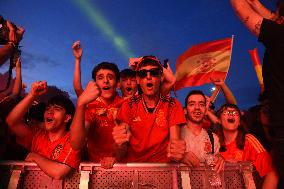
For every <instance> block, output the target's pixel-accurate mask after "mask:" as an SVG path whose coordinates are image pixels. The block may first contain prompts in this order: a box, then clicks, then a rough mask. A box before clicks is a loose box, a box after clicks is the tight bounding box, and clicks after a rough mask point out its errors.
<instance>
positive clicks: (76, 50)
mask: <svg viewBox="0 0 284 189" xmlns="http://www.w3.org/2000/svg"><path fill="white" fill-rule="evenodd" d="M72 49H73V55H74V58H75V59H81V58H82V54H83V49H82V46H81V42H80V41H76V42H74V43H73V45H72Z"/></svg>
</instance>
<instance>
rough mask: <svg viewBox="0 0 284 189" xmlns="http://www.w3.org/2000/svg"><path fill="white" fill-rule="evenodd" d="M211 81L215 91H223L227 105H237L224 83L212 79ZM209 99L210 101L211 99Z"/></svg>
mask: <svg viewBox="0 0 284 189" xmlns="http://www.w3.org/2000/svg"><path fill="white" fill-rule="evenodd" d="M211 80H212V82H213V84H214V85H215V86H216V88H217V89H221V90H222V91H223V93H224V96H225V99H226V101H227V103H230V104H237V100H236V98H235V96H234V95H233V93H232V91H231V90H230V89H229V87H228V86H227V85H226V83H225V82H224V81H222V80H217V79H212V78H211ZM210 99H211V100H212V98H210Z"/></svg>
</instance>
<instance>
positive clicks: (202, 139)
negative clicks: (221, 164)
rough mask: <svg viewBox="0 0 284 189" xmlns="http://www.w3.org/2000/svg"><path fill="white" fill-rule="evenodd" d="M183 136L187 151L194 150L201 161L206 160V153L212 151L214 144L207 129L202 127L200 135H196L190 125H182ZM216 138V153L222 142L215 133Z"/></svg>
mask: <svg viewBox="0 0 284 189" xmlns="http://www.w3.org/2000/svg"><path fill="white" fill-rule="evenodd" d="M181 138H182V139H183V140H185V142H186V152H188V151H191V152H193V153H194V154H195V155H196V156H197V157H198V158H199V160H200V161H201V162H204V161H205V155H206V154H208V153H211V152H212V145H211V142H210V138H209V135H208V133H207V131H206V130H205V129H203V128H202V130H201V132H200V134H199V135H197V136H196V135H194V134H193V133H192V132H191V130H189V128H188V126H187V125H185V126H182V128H181ZM213 138H214V154H218V153H219V148H220V143H219V138H218V136H217V135H216V134H214V133H213Z"/></svg>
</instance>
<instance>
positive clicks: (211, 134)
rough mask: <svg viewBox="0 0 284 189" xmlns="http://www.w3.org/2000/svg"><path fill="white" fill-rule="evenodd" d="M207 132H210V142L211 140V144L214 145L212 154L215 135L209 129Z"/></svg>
mask: <svg viewBox="0 0 284 189" xmlns="http://www.w3.org/2000/svg"><path fill="white" fill-rule="evenodd" d="M207 133H208V136H209V139H210V142H211V146H212V152H211V153H212V154H214V137H213V132H212V131H211V130H210V129H208V130H207Z"/></svg>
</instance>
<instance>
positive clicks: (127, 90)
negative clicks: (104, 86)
mask: <svg viewBox="0 0 284 189" xmlns="http://www.w3.org/2000/svg"><path fill="white" fill-rule="evenodd" d="M120 90H121V92H122V96H123V97H131V96H133V95H135V93H136V92H137V81H136V77H130V76H125V77H121V78H120Z"/></svg>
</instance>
